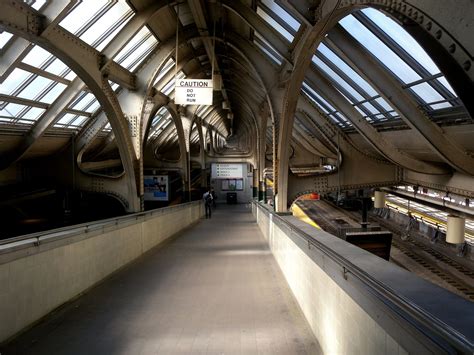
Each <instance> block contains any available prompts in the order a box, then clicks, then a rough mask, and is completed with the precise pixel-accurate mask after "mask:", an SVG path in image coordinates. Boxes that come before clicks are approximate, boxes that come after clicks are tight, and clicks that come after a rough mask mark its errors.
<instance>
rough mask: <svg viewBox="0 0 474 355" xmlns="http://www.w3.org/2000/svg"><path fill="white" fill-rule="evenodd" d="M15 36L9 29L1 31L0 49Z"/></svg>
mask: <svg viewBox="0 0 474 355" xmlns="http://www.w3.org/2000/svg"><path fill="white" fill-rule="evenodd" d="M12 37H13V34H12V33H10V32H7V31H3V32H1V33H0V49H2V48H3V47H5V45H6V44H7V43H8V42H9V41H10V39H11V38H12Z"/></svg>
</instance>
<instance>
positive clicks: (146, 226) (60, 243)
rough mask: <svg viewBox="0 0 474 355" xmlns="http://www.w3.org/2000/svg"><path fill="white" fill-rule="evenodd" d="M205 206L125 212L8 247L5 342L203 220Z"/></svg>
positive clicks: (1, 265) (0, 298) (0, 282)
mask: <svg viewBox="0 0 474 355" xmlns="http://www.w3.org/2000/svg"><path fill="white" fill-rule="evenodd" d="M201 205H202V203H200V201H199V202H197V203H189V204H185V205H178V206H173V207H169V208H164V209H161V210H156V211H154V212H148V213H143V214H140V215H137V217H136V218H127V217H125V218H124V219H121V220H120V221H121V222H120V223H119V224H118V225H115V224H110V223H108V224H104V227H102V228H98V230H96V231H92V232H89V233H80V234H75V235H71V236H69V237H67V238H63V239H59V238H51V237H52V236H48V235H44V236H43V237H41V240H42V242H41V243H40V245H38V246H35V245H30V246H27V247H26V248H15V246H14V245H10V246H3V250H2V249H0V341H4V340H6V339H7V338H9V337H11V336H13V335H15V334H16V333H17V332H19V331H21V330H22V329H23V328H25V327H27V326H28V325H30V324H32V323H33V322H35V321H36V320H38V319H40V318H41V317H43V316H45V315H46V314H48V313H49V312H51V311H52V310H53V309H55V308H56V307H58V306H60V305H61V304H63V303H65V302H67V301H68V300H70V299H72V298H74V297H75V296H77V295H78V294H80V293H81V292H83V291H85V290H87V289H88V288H90V287H91V286H93V285H94V284H96V283H98V282H100V281H101V280H102V279H104V278H105V277H107V276H108V275H110V274H111V273H113V272H114V271H116V270H117V269H119V268H121V267H122V266H124V265H126V264H127V263H129V262H131V261H133V260H134V259H136V258H137V257H139V256H140V255H142V254H143V253H145V252H146V251H148V250H150V249H151V248H153V247H155V246H157V245H158V244H160V243H161V242H163V241H164V240H166V239H168V238H169V237H171V236H173V235H174V234H176V233H178V232H179V231H181V230H183V229H184V228H186V227H188V226H190V225H192V224H193V223H195V222H196V221H198V220H199V218H200V217H201V216H202V206H201ZM56 234H57V233H56ZM48 237H49V238H48ZM30 244H31V243H30ZM0 247H2V246H0ZM8 248H9V249H8Z"/></svg>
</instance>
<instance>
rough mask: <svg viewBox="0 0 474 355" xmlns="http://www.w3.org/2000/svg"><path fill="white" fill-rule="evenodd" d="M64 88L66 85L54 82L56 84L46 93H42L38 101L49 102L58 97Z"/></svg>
mask: <svg viewBox="0 0 474 355" xmlns="http://www.w3.org/2000/svg"><path fill="white" fill-rule="evenodd" d="M65 89H66V85H64V84H62V83H56V85H54V87H53V88H52V89H51V90H49V91H48V93H47V94H46V95H44V96H43V97H42V98H41V100H40V101H41V102H45V103H47V104H51V103H53V102H54V101H55V100H56V99H57V98H58V96H59V95H61V94H62V92H63V91H64V90H65Z"/></svg>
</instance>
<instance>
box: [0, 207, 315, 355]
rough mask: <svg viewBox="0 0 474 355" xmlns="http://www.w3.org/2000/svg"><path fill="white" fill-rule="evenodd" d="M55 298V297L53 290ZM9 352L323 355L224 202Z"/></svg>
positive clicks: (247, 220) (257, 243)
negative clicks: (211, 212) (209, 215)
mask: <svg viewBox="0 0 474 355" xmlns="http://www.w3.org/2000/svg"><path fill="white" fill-rule="evenodd" d="M51 292H54V290H51ZM0 352H1V354H2V355H6V354H35V355H38V354H48V355H52V354H55V355H56V354H67V355H72V354H108V355H110V354H134V355H135V354H318V353H321V350H320V348H319V345H318V343H317V340H316V339H315V338H314V336H313V335H312V333H311V330H310V328H309V325H308V323H307V322H306V320H305V318H304V316H303V314H302V312H301V310H300V308H299V307H298V305H297V303H296V301H295V299H294V297H293V295H292V293H291V291H290V289H289V288H288V285H287V284H286V281H285V280H284V277H283V274H282V273H281V271H280V269H279V267H278V265H277V264H276V261H275V259H274V258H273V256H272V255H271V253H270V251H269V249H268V247H267V244H266V242H265V240H264V239H263V236H262V235H261V233H260V231H259V229H258V227H257V225H256V223H255V221H254V219H253V217H252V215H251V212H250V210H249V209H248V207H247V206H244V205H238V206H226V205H218V208H217V210H216V211H215V213H214V214H213V217H212V219H210V220H206V219H204V220H202V221H201V222H200V223H198V224H197V225H196V226H194V227H192V228H190V229H188V230H187V231H185V232H183V233H182V234H181V235H179V236H178V237H177V238H175V239H173V240H172V241H171V242H169V243H167V244H165V245H164V246H162V247H158V248H156V249H154V250H152V251H151V252H150V253H148V254H147V255H145V256H143V257H142V258H140V259H139V260H138V261H136V262H134V263H133V264H131V265H130V266H128V267H126V268H124V269H122V270H120V271H119V272H117V273H116V274H114V275H113V276H112V277H110V278H108V279H107V280H106V281H105V282H103V283H101V284H100V285H98V286H97V287H95V288H93V289H91V290H90V291H88V292H87V293H86V294H84V295H83V296H82V297H80V298H78V299H76V300H75V301H73V302H70V303H69V304H67V305H66V306H64V307H62V308H61V309H59V310H57V311H56V312H54V313H53V314H51V315H49V316H48V317H47V318H46V319H45V320H43V321H42V322H40V323H39V324H38V325H37V326H35V327H33V328H32V329H31V330H29V331H28V332H26V333H24V334H23V335H21V336H20V337H18V338H16V339H15V340H14V341H13V342H12V343H10V344H9V345H8V346H7V347H4V348H3V349H0Z"/></svg>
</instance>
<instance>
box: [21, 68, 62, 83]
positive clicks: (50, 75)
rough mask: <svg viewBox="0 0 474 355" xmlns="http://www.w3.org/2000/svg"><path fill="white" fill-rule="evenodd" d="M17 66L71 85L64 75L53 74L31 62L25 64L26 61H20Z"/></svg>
mask: <svg viewBox="0 0 474 355" xmlns="http://www.w3.org/2000/svg"><path fill="white" fill-rule="evenodd" d="M17 68H19V69H23V70H25V71H28V72H30V73H33V74H36V75H40V76H43V77H45V78H47V79H50V80H53V81H55V82H58V83H61V84H64V85H69V84H70V83H71V81H70V80H67V79H64V78H63V77H61V76H58V75H56V74H52V73H50V72H47V71H45V70H43V69H39V68H36V67H34V66H31V65H29V64H25V63H19V64H18V66H17Z"/></svg>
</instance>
